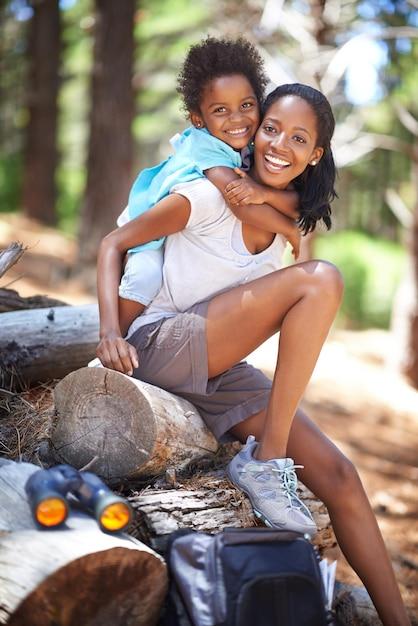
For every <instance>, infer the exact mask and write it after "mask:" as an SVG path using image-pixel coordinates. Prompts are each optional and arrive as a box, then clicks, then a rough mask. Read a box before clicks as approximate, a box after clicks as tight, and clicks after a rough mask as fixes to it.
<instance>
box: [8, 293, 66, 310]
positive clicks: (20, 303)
mask: <svg viewBox="0 0 418 626" xmlns="http://www.w3.org/2000/svg"><path fill="white" fill-rule="evenodd" d="M55 306H68V305H67V303H66V302H63V301H62V300H56V299H55V298H50V297H49V296H43V295H36V296H26V297H23V296H20V295H19V293H18V292H17V291H15V289H0V313H9V312H10V311H24V310H27V309H45V308H48V309H50V308H51V307H55Z"/></svg>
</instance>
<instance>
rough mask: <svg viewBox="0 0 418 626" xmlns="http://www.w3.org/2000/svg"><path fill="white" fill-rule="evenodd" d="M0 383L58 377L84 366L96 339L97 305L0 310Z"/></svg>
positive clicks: (7, 384) (17, 383) (10, 384)
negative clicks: (5, 311)
mask: <svg viewBox="0 0 418 626" xmlns="http://www.w3.org/2000/svg"><path fill="white" fill-rule="evenodd" d="M0 325H1V330H2V332H1V335H0V386H1V387H5V388H10V387H15V388H16V387H17V388H19V386H20V387H22V386H24V385H27V384H30V383H35V382H42V381H45V380H48V379H52V378H62V377H63V376H65V375H66V374H68V373H69V372H72V371H74V370H75V369H77V368H79V367H83V366H84V365H86V364H87V363H88V362H89V361H90V360H91V359H92V358H93V357H94V354H95V349H96V346H97V343H98V341H99V330H98V329H99V317H98V309H97V305H95V304H89V305H83V306H62V307H61V306H60V307H52V308H43V309H32V310H27V311H12V312H10V313H1V317H0Z"/></svg>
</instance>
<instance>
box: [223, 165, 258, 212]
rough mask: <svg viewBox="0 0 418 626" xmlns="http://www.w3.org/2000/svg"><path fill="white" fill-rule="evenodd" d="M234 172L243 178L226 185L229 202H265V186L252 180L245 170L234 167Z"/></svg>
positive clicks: (233, 203)
mask: <svg viewBox="0 0 418 626" xmlns="http://www.w3.org/2000/svg"><path fill="white" fill-rule="evenodd" d="M234 172H235V173H236V174H238V175H239V176H240V177H241V178H238V179H237V180H233V181H232V182H230V183H228V185H227V186H226V187H225V192H224V193H225V196H226V200H227V202H229V203H230V204H232V205H235V204H264V202H265V194H264V187H263V186H262V185H259V184H258V183H256V182H255V181H253V180H252V178H250V177H249V176H247V174H246V173H245V172H243V171H242V170H240V169H239V167H235V168H234Z"/></svg>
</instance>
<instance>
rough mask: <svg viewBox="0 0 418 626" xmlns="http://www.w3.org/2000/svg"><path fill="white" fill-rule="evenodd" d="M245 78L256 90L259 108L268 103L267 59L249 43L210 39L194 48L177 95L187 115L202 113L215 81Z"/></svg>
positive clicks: (178, 81) (182, 74)
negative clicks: (205, 92) (208, 89)
mask: <svg viewBox="0 0 418 626" xmlns="http://www.w3.org/2000/svg"><path fill="white" fill-rule="evenodd" d="M232 74H242V75H243V76H245V77H246V79H247V80H248V82H249V83H250V85H251V87H252V88H253V90H254V93H255V96H256V98H257V100H258V104H259V106H260V108H261V105H262V103H263V100H264V91H265V88H266V85H267V83H268V78H267V76H266V74H265V73H264V63H263V59H262V58H261V56H260V55H259V53H258V52H257V50H256V48H255V47H254V46H253V45H252V44H251V43H250V42H249V41H247V40H246V39H243V38H242V37H240V38H239V39H215V38H214V37H207V38H206V39H204V40H203V41H201V42H200V43H198V44H196V45H194V46H192V47H191V48H190V50H189V52H188V54H187V56H186V59H185V61H184V63H183V67H182V69H181V71H180V73H179V75H178V77H177V91H178V93H179V94H180V95H181V96H182V98H183V104H184V108H185V110H186V111H188V112H190V111H199V107H200V102H201V99H202V94H203V89H204V88H205V86H206V85H207V84H208V83H209V82H210V81H211V80H213V79H214V78H220V77H221V76H231V75H232Z"/></svg>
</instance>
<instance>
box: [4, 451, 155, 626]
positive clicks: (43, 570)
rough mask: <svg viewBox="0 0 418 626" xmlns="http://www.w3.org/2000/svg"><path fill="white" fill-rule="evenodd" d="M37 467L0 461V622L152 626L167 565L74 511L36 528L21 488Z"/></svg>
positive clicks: (141, 546) (47, 625)
mask: <svg viewBox="0 0 418 626" xmlns="http://www.w3.org/2000/svg"><path fill="white" fill-rule="evenodd" d="M38 469H39V468H38V467H36V466H35V465H31V464H29V463H14V462H13V461H4V460H0V531H1V532H0V561H1V564H2V574H1V578H2V584H1V587H0V624H5V623H6V622H7V624H8V626H22V625H23V624H26V625H28V624H30V625H31V626H55V625H56V624H59V625H60V626H79V625H80V624H83V626H98V625H99V624H100V626H141V625H142V626H151V625H152V624H156V622H157V619H158V615H159V612H160V609H161V606H162V603H163V600H164V595H165V592H166V586H167V573H166V567H165V564H164V562H163V560H162V558H161V557H160V556H158V555H157V554H156V553H155V552H153V550H151V549H150V548H148V547H147V546H145V545H144V544H142V543H140V542H139V541H137V540H135V539H133V538H132V537H129V536H128V535H126V534H124V533H119V534H117V535H109V534H106V533H103V532H101V531H100V530H99V528H98V526H97V523H96V521H95V520H94V519H93V518H92V517H90V516H88V515H86V514H84V513H82V512H81V511H77V512H72V513H71V514H70V516H69V518H68V520H67V522H66V524H65V526H64V527H63V528H62V529H54V530H46V529H43V530H39V529H38V527H37V526H36V524H35V522H34V521H33V519H32V516H31V514H30V509H29V506H28V502H27V497H26V494H25V491H24V485H25V482H26V480H27V479H28V478H29V476H30V475H31V474H32V473H33V472H35V471H36V470H38Z"/></svg>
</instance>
